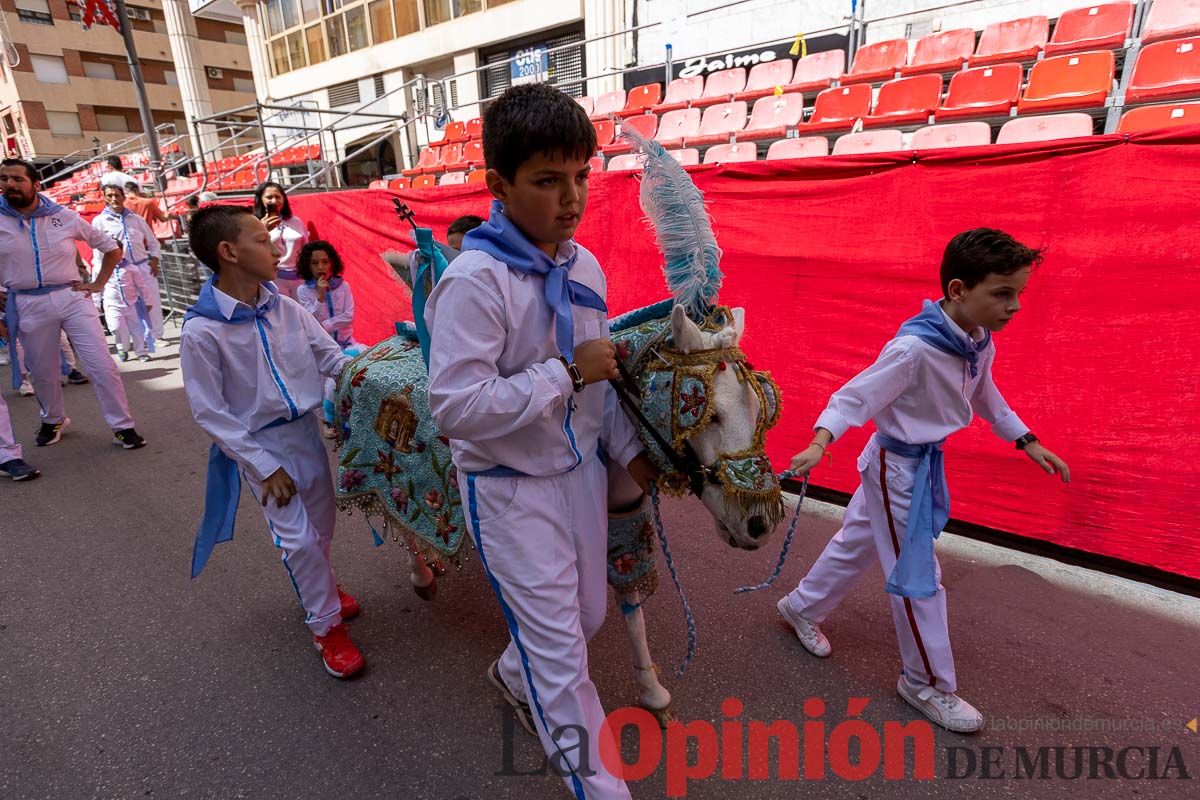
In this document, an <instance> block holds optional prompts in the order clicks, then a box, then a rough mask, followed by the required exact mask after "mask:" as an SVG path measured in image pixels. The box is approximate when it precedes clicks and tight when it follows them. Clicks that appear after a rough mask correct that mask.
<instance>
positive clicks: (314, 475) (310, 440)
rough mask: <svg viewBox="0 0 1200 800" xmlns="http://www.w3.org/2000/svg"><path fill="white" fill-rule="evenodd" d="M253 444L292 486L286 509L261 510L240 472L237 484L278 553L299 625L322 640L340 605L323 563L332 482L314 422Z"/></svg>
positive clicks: (281, 429) (264, 433) (270, 505)
mask: <svg viewBox="0 0 1200 800" xmlns="http://www.w3.org/2000/svg"><path fill="white" fill-rule="evenodd" d="M254 441H255V442H257V443H258V445H259V446H260V447H262V448H263V449H264V450H266V451H267V452H268V453H270V454H271V455H272V456H274V457H275V458H276V460H278V461H279V463H280V464H281V465H283V468H284V470H286V471H287V474H288V475H290V476H291V478H292V481H293V482H294V483H295V484H296V496H295V497H293V498H292V501H291V502H290V503H288V504H287V505H286V506H284V507H283V508H279V507H278V506H276V505H275V500H274V499H273V498H272V499H268V500H267V505H266V507H265V508H264V507H263V505H262V496H263V491H262V483H261V482H260V481H257V480H255V479H254V478H253V477H251V476H250V474H249V473H247V472H246V471H245V470H242V479H243V480H245V481H246V485H247V486H249V487H250V493H251V494H252V495H253V496H254V499H255V501H256V502H257V503H258V506H259V508H262V511H263V516H265V517H266V518H267V527H268V528H269V529H270V531H271V541H272V542H274V544H275V546H276V547H277V548H279V550H281V551H282V556H281V558H282V560H283V567H284V569H285V570H287V574H288V577H289V578H290V579H291V582H292V588H293V589H295V590H296V598H297V599H298V600H299V601H300V607H301V608H303V609H304V622H305V624H307V625H308V627H309V629H310V630H311V631H312V632H313V633H314V634H316V635H317V636H324V635H325V634H327V633H328V632H329V629H330V628H332V627H334V626H336V625H337V624H338V623H339V622H341V621H342V604H341V601H339V600H338V593H337V580H336V579H335V578H334V576H333V567H332V566H330V561H329V552H330V547H331V546H332V545H333V527H334V523H335V521H336V519H337V507H336V506H335V505H334V499H333V476H332V475H331V474H330V472H329V456H328V455H327V454H326V452H325V445H324V444H323V442H322V440H321V433H320V430H319V429H318V427H317V416H316V414H307V415H305V416H304V417H301V418H300V419H298V420H296V421H295V422H292V423H290V424H288V425H280V426H278V427H275V428H268V429H266V430H261V431H259V432H257V433H255V434H254Z"/></svg>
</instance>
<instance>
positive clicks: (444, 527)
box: [434, 511, 458, 544]
mask: <svg viewBox="0 0 1200 800" xmlns="http://www.w3.org/2000/svg"><path fill="white" fill-rule="evenodd" d="M457 530H458V526H457V525H451V524H450V512H449V511H447V512H446V513H445V514H442V515H441V516H439V517H438V518H437V520H435V521H434V531H435V532H436V533H437V535H438V536H439V537H441V540H442V541H443V542H445V543H446V544H449V543H450V534H452V533H454V532H455V531H457Z"/></svg>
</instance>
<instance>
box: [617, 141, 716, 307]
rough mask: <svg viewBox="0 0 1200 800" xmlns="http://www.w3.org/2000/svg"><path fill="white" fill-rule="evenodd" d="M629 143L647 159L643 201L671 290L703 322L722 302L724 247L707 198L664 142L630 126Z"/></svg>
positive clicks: (643, 208)
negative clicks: (706, 207) (715, 233)
mask: <svg viewBox="0 0 1200 800" xmlns="http://www.w3.org/2000/svg"><path fill="white" fill-rule="evenodd" d="M621 138H622V139H625V140H626V141H628V142H629V143H630V144H631V145H632V146H633V148H634V150H636V151H637V152H638V153H640V154H641V155H642V158H643V159H644V162H645V163H644V166H643V171H642V189H641V204H642V211H643V212H645V214H646V217H647V218H648V219H649V221H650V224H651V225H653V226H654V232H655V234H656V236H657V238H658V247H659V249H660V250H661V251H662V254H663V271H664V272H665V273H666V277H667V288H668V289H670V290H671V294H672V295H673V296H674V298H675V304H676V305H681V306H683V307H684V309H685V310H686V311H687V314H688V316H689V317H691V318H692V319H694V320H699V319H701V318H703V317H704V316H705V314H706V313H707V311H708V309H709V308H710V307H711V306H713V305H715V304H716V302H717V292H718V291H719V290H720V288H721V279H722V277H723V276H722V274H721V248H720V247H719V246H718V245H717V237H716V236H715V235H714V234H713V229H712V220H710V219H709V216H708V210H707V209H705V207H704V196H703V195H702V194H701V193H700V190H699V189H697V188H696V184H695V183H693V182H692V178H691V176H690V175H688V173H687V170H685V169H684V168H683V165H682V164H680V163H679V162H678V161H676V160H675V158H674V157H673V156H672V155H670V154H669V153H667V151H666V150H664V149H663V148H662V145H660V144H659V143H658V142H656V141H653V140H651V139H646V138H644V137H642V136H641V135H639V134H638V133H637V132H636V131H632V130H629V129H626V130H625V131H624V132H623V133H622V134H621Z"/></svg>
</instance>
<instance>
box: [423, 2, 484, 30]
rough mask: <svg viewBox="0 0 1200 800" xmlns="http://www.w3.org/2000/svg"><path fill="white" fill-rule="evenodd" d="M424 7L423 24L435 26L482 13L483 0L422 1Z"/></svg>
mask: <svg viewBox="0 0 1200 800" xmlns="http://www.w3.org/2000/svg"><path fill="white" fill-rule="evenodd" d="M422 2H423V3H424V5H425V24H426V25H437V24H438V23H440V22H449V21H450V20H452V19H456V18H458V17H462V16H466V15H467V14H474V13H475V12H476V11H483V0H422Z"/></svg>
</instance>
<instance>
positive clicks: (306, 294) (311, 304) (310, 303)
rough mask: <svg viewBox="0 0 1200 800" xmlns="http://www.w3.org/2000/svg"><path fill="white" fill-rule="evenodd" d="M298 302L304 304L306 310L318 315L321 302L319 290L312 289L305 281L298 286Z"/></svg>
mask: <svg viewBox="0 0 1200 800" xmlns="http://www.w3.org/2000/svg"><path fill="white" fill-rule="evenodd" d="M296 302H297V303H299V304H300V305H302V306H304V310H305V311H307V312H308V313H310V314H313V315H316V313H317V309H318V308H319V307H320V305H321V304H320V303H318V302H317V290H316V289H310V288H309V287H307V286H305V285H304V284H303V283H302V284H300V285H299V286H298V287H296Z"/></svg>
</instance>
